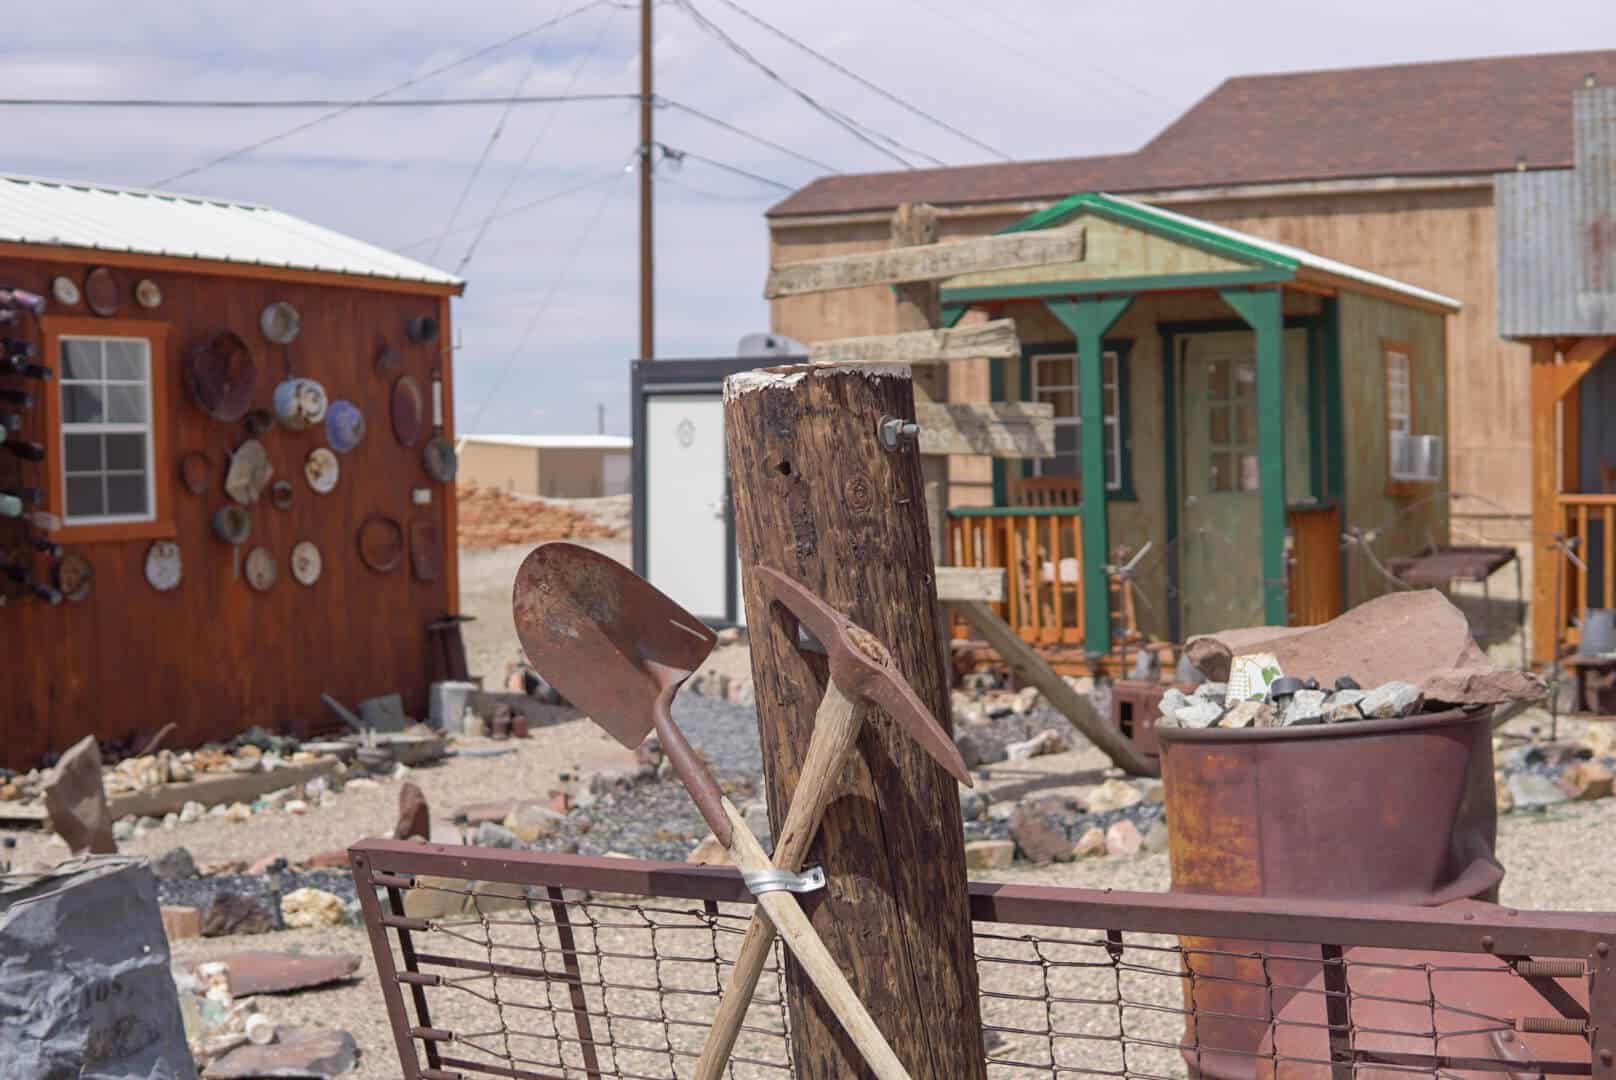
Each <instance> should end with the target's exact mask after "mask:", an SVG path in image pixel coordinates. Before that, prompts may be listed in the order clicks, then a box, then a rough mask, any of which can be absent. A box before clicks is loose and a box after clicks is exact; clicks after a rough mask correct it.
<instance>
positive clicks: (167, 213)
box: [0, 174, 464, 286]
mask: <svg viewBox="0 0 1616 1080" xmlns="http://www.w3.org/2000/svg"><path fill="white" fill-rule="evenodd" d="M0 242H9V243H19V244H40V245H51V246H62V247H75V248H89V249H92V250H96V251H120V252H131V253H136V254H141V255H166V256H170V257H173V258H181V259H209V260H215V261H218V262H227V263H243V264H248V265H253V266H274V267H283V268H286V269H291V270H312V271H315V272H324V273H332V274H351V275H356V276H359V277H374V278H389V279H392V280H395V281H419V282H426V283H428V284H433V285H449V286H459V285H462V284H464V282H463V281H462V280H461V279H460V278H458V277H455V276H454V275H453V274H449V273H445V272H444V271H442V270H438V269H435V268H433V267H431V266H428V265H426V264H425V263H420V262H416V261H415V260H414V259H408V258H405V257H404V256H402V255H395V254H394V253H393V252H391V251H387V250H385V249H383V248H379V247H377V246H376V245H374V244H367V243H365V242H364V241H363V240H356V239H354V238H353V237H351V236H344V235H342V234H341V233H338V232H333V231H332V230H330V229H327V228H324V227H323V226H320V225H316V224H314V223H313V222H309V221H304V220H303V219H302V218H296V217H293V216H292V215H290V214H284V213H282V212H281V211H279V210H273V209H271V208H269V207H267V206H256V205H253V204H251V203H238V202H227V201H224V200H221V199H209V198H203V197H201V196H194V195H174V194H170V193H168V192H162V191H140V190H136V189H133V188H115V187H104V186H101V185H96V184H81V183H75V182H72V181H66V180H42V179H37V178H34V177H29V176H14V175H5V174H0Z"/></svg>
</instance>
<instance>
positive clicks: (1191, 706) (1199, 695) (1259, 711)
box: [1156, 657, 1425, 728]
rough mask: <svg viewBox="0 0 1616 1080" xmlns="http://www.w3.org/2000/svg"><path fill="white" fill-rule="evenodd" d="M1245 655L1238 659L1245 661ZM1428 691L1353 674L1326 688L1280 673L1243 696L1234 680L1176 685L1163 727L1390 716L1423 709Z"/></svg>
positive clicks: (1165, 698) (1164, 706)
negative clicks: (1366, 683)
mask: <svg viewBox="0 0 1616 1080" xmlns="http://www.w3.org/2000/svg"><path fill="white" fill-rule="evenodd" d="M1245 659H1246V658H1245V657H1240V658H1238V660H1237V663H1238V662H1239V661H1243V660H1245ZM1424 700H1425V699H1424V695H1422V694H1421V693H1420V689H1419V687H1417V686H1415V685H1414V684H1413V683H1406V682H1402V681H1400V680H1393V681H1391V682H1386V683H1382V684H1380V685H1379V686H1377V687H1375V688H1374V689H1372V690H1365V689H1364V688H1363V687H1361V686H1359V685H1358V684H1357V682H1356V681H1354V680H1353V679H1352V678H1351V676H1342V677H1341V678H1339V679H1337V680H1336V683H1335V686H1334V688H1333V689H1330V690H1325V689H1322V688H1321V687H1320V686H1319V684H1318V680H1316V679H1306V680H1303V679H1298V678H1295V677H1294V676H1280V677H1279V678H1277V679H1275V680H1273V682H1272V683H1271V684H1269V685H1268V687H1267V688H1266V689H1265V690H1261V691H1259V692H1258V693H1257V694H1256V695H1255V696H1237V695H1234V694H1231V693H1230V692H1229V684H1228V683H1214V682H1208V683H1202V684H1201V685H1200V686H1197V687H1196V688H1195V690H1194V692H1193V693H1191V694H1188V695H1186V694H1185V693H1184V692H1183V691H1181V690H1179V689H1178V688H1176V687H1174V688H1171V689H1169V690H1168V691H1167V693H1165V694H1163V695H1162V699H1161V719H1159V720H1157V721H1156V724H1157V726H1158V727H1185V728H1209V727H1219V728H1247V727H1260V728H1271V727H1300V726H1302V725H1305V724H1339V723H1343V722H1345V721H1351V720H1390V719H1394V718H1396V717H1400V716H1408V715H1409V714H1410V713H1414V712H1418V711H1419V710H1420V706H1421V705H1422V704H1423V703H1424Z"/></svg>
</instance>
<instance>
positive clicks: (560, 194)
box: [392, 169, 624, 251]
mask: <svg viewBox="0 0 1616 1080" xmlns="http://www.w3.org/2000/svg"><path fill="white" fill-rule="evenodd" d="M623 172H624V170H623V169H613V170H612V171H611V172H609V173H602V174H600V175H598V176H595V177H594V178H592V179H589V180H585V181H583V182H582V183H580V184H574V185H573V186H572V187H568V188H562V189H561V190H560V191H552V192H551V193H550V194H548V195H541V196H540V197H539V198H537V199H532V200H530V201H528V202H525V203H520V204H518V205H516V206H513V207H511V208H510V209H509V210H505V211H503V212H501V213H500V214H498V215H497V216H495V217H494V218H489V219H485V220H484V222H483V225H486V224H487V223H488V221H489V220H499V219H503V218H508V217H514V216H515V215H517V214H521V213H525V212H526V211H528V210H532V209H533V208H535V207H538V206H543V205H545V204H546V203H553V202H555V201H556V200H558V199H564V198H566V197H567V196H568V195H576V194H578V193H579V192H580V191H588V190H589V189H590V188H593V187H598V186H600V185H601V184H604V183H606V182H607V181H609V180H616V179H617V178H618V177H620V176H622V175H623ZM471 228H473V226H471V225H462V226H460V227H459V228H457V229H455V230H454V231H455V232H465V231H466V230H468V229H471ZM436 239H437V236H436V235H433V236H423V237H421V238H420V239H419V240H411V241H410V242H409V243H407V244H398V245H395V246H394V247H393V249H392V250H394V251H409V250H410V249H411V248H418V247H422V246H424V245H426V244H430V243H432V241H434V240H436Z"/></svg>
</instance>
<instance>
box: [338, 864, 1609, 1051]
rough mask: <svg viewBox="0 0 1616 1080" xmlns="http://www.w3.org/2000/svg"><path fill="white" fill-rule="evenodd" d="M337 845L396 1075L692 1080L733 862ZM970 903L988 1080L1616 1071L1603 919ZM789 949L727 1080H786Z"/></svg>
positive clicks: (725, 949)
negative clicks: (399, 1065)
mask: <svg viewBox="0 0 1616 1080" xmlns="http://www.w3.org/2000/svg"><path fill="white" fill-rule="evenodd" d="M352 856H353V863H354V871H355V876H356V878H357V882H358V885H359V891H360V900H361V903H362V905H363V906H364V909H365V917H366V923H367V926H368V928H369V931H370V936H371V940H372V945H373V947H374V948H375V951H376V961H377V971H378V976H379V977H380V979H381V982H382V987H383V993H384V996H385V998H386V1001H387V1008H388V1014H389V1021H390V1023H391V1025H392V1028H393V1032H394V1036H395V1039H396V1041H397V1044H398V1049H399V1054H400V1058H401V1060H402V1062H403V1071H404V1075H405V1076H406V1077H409V1078H412V1080H413V1078H416V1077H420V1078H422V1080H446V1078H448V1077H480V1076H499V1077H512V1078H522V1080H596V1078H608V1077H610V1078H623V1080H680V1078H685V1077H689V1076H692V1075H694V1071H695V1065H696V1061H697V1058H698V1056H699V1054H700V1051H701V1046H702V1042H703V1040H704V1038H705V1037H706V1033H707V1029H708V1026H709V1025H710V1024H711V1022H712V1018H713V1015H714V1013H715V1010H716V1008H717V1004H718V999H719V996H720V994H721V992H722V989H723V987H724V986H725V985H726V984H727V983H728V981H729V977H730V971H731V969H732V968H733V965H734V960H735V956H736V955H737V953H738V952H739V950H740V944H741V939H742V937H743V935H744V933H745V930H746V925H747V920H748V919H749V918H750V914H751V904H750V899H751V898H750V896H749V895H748V894H747V893H746V891H745V888H744V886H743V885H742V883H741V881H740V878H739V875H738V874H736V873H735V872H734V871H731V870H728V869H719V868H706V867H703V868H696V867H685V866H679V865H675V864H665V863H648V862H640V861H638V860H629V859H589V858H583V857H579V856H558V855H544V854H538V853H527V852H524V853H511V852H504V851H481V850H478V849H470V848H443V847H436V846H434V845H422V844H401V843H396V842H393V841H371V842H367V843H364V844H361V845H358V846H356V847H355V848H354V849H353V852H352ZM810 902H811V901H810ZM972 913H973V919H974V934H975V951H976V956H977V967H978V975H979V982H980V986H981V995H982V1018H983V1054H984V1059H985V1061H986V1063H987V1071H988V1075H989V1076H990V1077H992V1078H994V1080H1032V1078H1049V1080H1068V1078H1077V1077H1105V1076H1115V1077H1129V1078H1134V1077H1137V1078H1141V1080H1150V1078H1164V1080H1165V1078H1176V1077H1184V1076H1188V1075H1205V1076H1209V1077H1259V1078H1264V1080H1267V1078H1275V1080H1277V1078H1281V1077H1283V1078H1287V1080H1289V1078H1302V1077H1306V1078H1314V1077H1317V1078H1320V1080H1344V1078H1348V1077H1394V1076H1397V1077H1400V1076H1406V1075H1422V1076H1444V1077H1453V1076H1477V1077H1482V1076H1491V1075H1498V1074H1513V1075H1518V1076H1544V1075H1551V1076H1560V1075H1565V1076H1588V1075H1593V1076H1597V1077H1606V1078H1610V1080H1616V1069H1613V1067H1612V1061H1611V1051H1612V1050H1616V1004H1613V1000H1616V969H1613V968H1612V965H1611V960H1610V956H1609V953H1610V948H1609V944H1610V942H1612V941H1616V916H1611V915H1604V914H1594V915H1565V914H1557V913H1543V912H1520V911H1513V910H1510V909H1504V908H1498V907H1495V906H1493V905H1488V904H1478V903H1472V902H1468V901H1467V902H1463V903H1460V904H1454V905H1447V906H1446V907H1444V908H1407V907H1393V906H1372V905H1343V904H1323V903H1311V902H1300V901H1289V902H1284V901H1273V900H1231V899H1229V898H1223V897H1194V896H1180V895H1172V894H1154V893H1132V894H1129V893H1105V892H1095V891H1092V890H1083V889H1054V888H1038V887H1013V886H1003V885H992V884H977V885H973V887H972ZM782 963H783V954H782V953H781V950H780V948H779V946H778V944H777V945H776V948H775V951H774V954H773V957H772V958H771V960H770V962H769V964H768V966H767V968H766V970H765V972H764V975H763V977H762V978H761V979H760V980H759V983H758V988H757V991H756V993H755V994H754V997H753V999H752V1002H751V1005H750V1007H749V1010H748V1012H747V1014H746V1019H745V1026H744V1028H743V1030H742V1032H741V1035H740V1037H739V1039H737V1041H736V1045H735V1052H734V1056H733V1058H732V1060H731V1063H730V1067H729V1070H728V1072H727V1075H728V1076H730V1077H733V1078H736V1080H750V1078H769V1077H788V1076H791V1075H792V1067H791V1060H792V1058H791V1030H790V1017H789V1014H788V1010H787V1007H786V1002H785V984H784V977H783V968H782ZM917 1080H918V1078H917Z"/></svg>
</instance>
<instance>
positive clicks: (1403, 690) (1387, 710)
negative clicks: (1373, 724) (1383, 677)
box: [1358, 682, 1420, 720]
mask: <svg viewBox="0 0 1616 1080" xmlns="http://www.w3.org/2000/svg"><path fill="white" fill-rule="evenodd" d="M1419 703H1420V690H1419V687H1417V686H1415V685H1414V684H1412V683H1406V682H1389V683H1382V684H1381V685H1380V686H1377V687H1375V688H1374V689H1373V690H1371V691H1369V693H1367V694H1365V695H1364V698H1363V700H1362V701H1360V702H1359V703H1358V711H1360V712H1362V713H1363V714H1364V716H1366V717H1369V718H1371V719H1375V720H1389V719H1392V718H1393V717H1398V716H1406V715H1408V714H1409V713H1410V712H1413V711H1414V708H1415V706H1417V705H1418V704H1419Z"/></svg>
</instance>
